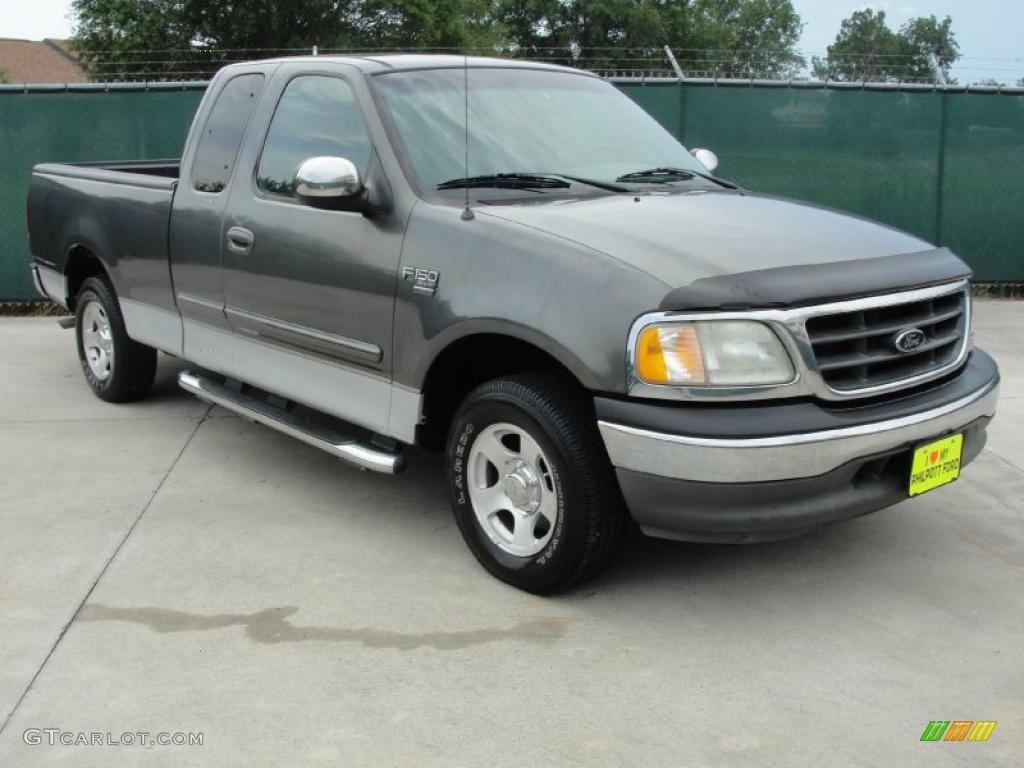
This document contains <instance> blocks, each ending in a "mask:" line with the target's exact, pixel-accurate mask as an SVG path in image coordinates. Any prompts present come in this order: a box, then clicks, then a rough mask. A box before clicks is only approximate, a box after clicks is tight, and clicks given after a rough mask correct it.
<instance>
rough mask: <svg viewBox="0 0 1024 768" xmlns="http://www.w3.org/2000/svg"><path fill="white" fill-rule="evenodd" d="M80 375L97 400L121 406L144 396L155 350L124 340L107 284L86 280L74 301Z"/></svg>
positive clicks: (151, 375)
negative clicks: (100, 399)
mask: <svg viewBox="0 0 1024 768" xmlns="http://www.w3.org/2000/svg"><path fill="white" fill-rule="evenodd" d="M75 335H76V336H77V341H78V360H79V362H80V363H81V365H82V373H83V374H85V380H86V381H87V382H88V384H89V386H90V387H91V388H92V391H93V392H94V393H95V394H96V396H97V397H99V398H102V399H103V400H106V401H108V402H111V403H124V402H127V401H129V400H135V399H138V398H140V397H143V396H145V395H146V394H148V393H149V390H150V389H151V388H152V386H153V378H154V377H155V375H156V350H155V349H153V348H152V347H147V346H146V345H145V344H139V343H138V342H137V341H132V340H131V339H130V338H129V337H128V332H127V331H126V330H125V327H124V318H123V317H122V316H121V307H120V305H119V304H118V302H117V297H116V296H115V295H114V289H113V287H112V286H111V285H110V283H109V282H107V281H106V280H104V279H103V278H101V277H90V278H89V279H88V280H86V281H85V282H84V283H83V284H82V289H81V290H80V291H79V292H78V296H77V298H76V299H75Z"/></svg>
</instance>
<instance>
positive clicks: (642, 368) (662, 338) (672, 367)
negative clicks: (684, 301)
mask: <svg viewBox="0 0 1024 768" xmlns="http://www.w3.org/2000/svg"><path fill="white" fill-rule="evenodd" d="M635 354H636V360H635V367H636V374H637V376H638V377H639V378H640V380H641V381H643V382H645V383H647V384H669V385H675V386H750V385H758V384H785V383H787V382H790V381H792V380H793V375H794V372H793V363H792V361H791V360H790V359H789V355H788V354H787V353H786V350H785V349H784V348H783V346H782V342H780V341H779V338H778V336H776V335H775V334H774V333H773V332H772V330H771V329H770V328H769V327H768V326H767V325H765V324H764V323H758V322H754V321H752V320H709V321H706V322H703V321H702V322H693V323H658V324H655V325H648V326H647V327H646V328H644V329H643V330H642V331H640V334H639V336H638V337H637V343H636V353H635Z"/></svg>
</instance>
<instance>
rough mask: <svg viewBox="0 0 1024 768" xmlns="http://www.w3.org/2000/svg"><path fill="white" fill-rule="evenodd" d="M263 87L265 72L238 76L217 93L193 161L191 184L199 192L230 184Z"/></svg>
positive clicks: (211, 190)
mask: <svg viewBox="0 0 1024 768" xmlns="http://www.w3.org/2000/svg"><path fill="white" fill-rule="evenodd" d="M261 90H263V75H258V74H254V75H239V76H238V77H235V78H232V79H231V80H229V81H228V83H227V85H225V86H224V88H223V89H221V92H220V93H219V94H218V95H217V101H216V102H215V103H214V105H213V109H211V110H210V116H209V117H207V118H206V125H205V126H204V127H203V134H202V136H200V137H199V146H198V147H197V148H196V159H195V162H194V163H192V186H194V187H195V188H196V189H197V190H199V191H200V192H214V193H216V192H221V191H222V190H223V189H224V188H225V187H226V186H227V185H228V179H230V178H231V169H232V168H233V167H234V165H235V158H236V156H237V155H238V147H239V145H240V144H241V143H242V135H243V134H244V133H245V126H247V125H248V124H249V118H250V117H252V112H253V110H254V109H255V108H256V102H257V100H258V99H259V95H260V91H261Z"/></svg>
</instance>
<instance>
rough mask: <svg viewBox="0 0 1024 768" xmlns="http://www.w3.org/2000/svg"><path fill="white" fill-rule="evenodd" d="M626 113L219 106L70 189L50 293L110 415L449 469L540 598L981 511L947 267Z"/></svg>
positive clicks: (55, 181) (54, 173)
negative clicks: (969, 488) (192, 412)
mask: <svg viewBox="0 0 1024 768" xmlns="http://www.w3.org/2000/svg"><path fill="white" fill-rule="evenodd" d="M716 163H717V159H716V158H715V157H714V155H713V153H711V152H710V151H708V150H695V151H693V152H691V151H689V150H687V149H686V148H685V147H684V146H683V145H682V144H681V143H680V142H679V141H678V140H677V139H676V138H675V137H673V136H672V135H670V134H669V133H668V132H667V131H666V130H664V129H663V128H662V127H661V126H660V125H659V124H658V123H657V122H656V121H655V120H654V119H653V118H652V117H650V116H649V115H648V114H647V113H645V112H644V111H643V110H642V109H641V108H640V107H639V106H637V105H636V104H635V103H634V102H633V101H631V100H630V99H629V98H628V97H627V96H625V95H624V94H623V93H622V92H620V91H619V90H618V89H616V88H615V87H614V86H613V85H611V84H609V83H607V82H605V81H604V80H602V79H600V78H599V77H596V76H594V75H591V74H588V73H585V72H579V71H575V70H571V69H566V68H560V67H554V66H547V65H542V64H536V63H530V62H524V61H509V60H495V59H486V58H469V59H464V58H463V57H461V56H459V57H454V56H422V55H393V56H392V55H389V56H372V55H368V56H346V57H334V56H321V57H297V58H284V59H276V60H266V61H256V62H252V63H246V64H235V65H231V66H228V67H225V68H224V69H222V70H220V72H219V73H218V74H217V75H216V77H215V78H214V79H213V81H212V82H211V83H210V86H209V88H208V90H207V91H206V94H205V96H204V98H203V100H202V102H201V104H200V106H199V108H198V111H197V113H196V115H195V118H194V121H193V124H192V129H191V133H190V135H189V137H188V139H187V141H186V143H185V146H184V150H183V154H182V157H181V160H180V162H179V161H166V162H139V161H129V162H122V163H107V164H103V163H84V164H77V165H68V164H42V165H38V166H36V167H35V169H34V173H33V176H32V180H31V186H30V189H29V194H28V201H27V221H28V227H29V235H30V242H31V251H32V254H33V259H32V263H31V269H32V272H33V274H34V277H35V281H36V285H37V287H38V289H39V290H40V292H41V293H42V294H43V295H44V296H48V297H50V298H51V299H53V300H54V301H57V302H59V303H61V304H63V305H65V306H66V307H67V308H68V309H69V310H71V311H73V312H74V314H75V317H76V321H75V328H76V336H77V346H78V356H79V359H80V361H81V368H82V372H83V373H84V375H85V379H86V381H87V382H88V385H89V386H90V387H91V388H92V390H93V391H94V392H95V394H96V395H98V396H99V397H101V398H103V399H105V400H108V401H111V402H124V401H128V400H132V399H133V398H138V397H142V396H143V395H145V394H146V393H147V391H148V390H149V389H150V387H151V385H152V383H153V379H154V370H155V367H156V356H157V350H160V351H162V352H165V353H167V354H170V355H174V356H176V357H179V358H182V359H184V360H186V361H188V363H189V364H191V367H190V368H189V369H188V370H184V371H182V372H181V373H180V375H179V383H180V385H181V386H182V387H183V388H184V389H185V390H187V391H189V392H191V393H193V394H195V395H197V396H199V397H200V398H203V399H205V400H207V401H209V402H211V403H215V404H217V405H220V406H223V407H225V408H228V409H231V410H233V411H236V412H238V413H240V414H242V415H244V416H246V417H247V418H249V419H252V420H254V421H257V422H259V423H262V424H265V425H267V426H269V427H272V428H275V429H278V430H280V431H282V432H285V433H287V434H289V435H292V436H294V437H296V438H298V439H300V440H304V441H305V442H307V443H309V444H311V445H314V446H317V447H319V448H321V449H323V450H326V451H329V452H331V453H332V454H334V455H336V456H338V457H340V458H341V459H344V460H346V461H348V462H351V463H353V464H355V465H358V466H359V467H362V468H364V469H369V470H374V471H378V472H385V473H393V472H396V471H398V470H399V469H400V468H401V466H402V463H403V449H406V448H407V447H409V446H413V445H415V446H419V447H420V448H421V449H423V450H426V451H443V452H445V454H446V459H445V472H446V474H447V482H448V486H449V489H450V496H451V505H452V508H453V510H454V515H455V519H456V521H457V523H458V526H459V529H460V530H461V533H462V535H463V537H464V539H465V541H466V543H467V545H468V546H469V548H470V549H471V550H472V552H473V554H474V555H475V556H476V558H477V559H478V560H479V561H480V563H481V564H482V565H483V566H484V567H485V568H486V569H487V570H488V571H490V572H491V573H492V574H493V575H495V576H496V577H498V578H499V579H502V580H504V581H506V582H508V583H510V584H512V585H515V586H517V587H519V588H521V589H524V590H527V591H531V592H534V593H539V594H542V593H552V592H556V591H558V590H562V589H566V588H568V587H570V586H572V585H574V584H578V583H580V582H582V581H583V580H585V579H588V578H590V577H592V576H593V575H594V574H596V573H597V572H598V571H599V570H600V569H601V568H602V567H603V566H605V565H606V564H607V563H608V562H609V561H610V560H611V559H612V557H613V555H614V553H615V551H616V547H617V545H618V543H619V541H620V539H621V536H622V533H623V530H624V528H625V526H626V525H628V524H629V521H630V519H632V520H633V521H635V523H636V524H638V525H639V528H640V529H641V530H642V531H643V532H645V533H647V534H649V535H651V536H656V537H665V538H673V539H680V540H687V541H697V542H734V543H741V542H752V541H763V540H771V539H780V538H786V537H791V536H796V535H798V534H802V533H805V532H807V531H810V530H813V529H815V528H818V527H819V526H822V525H825V524H829V523H832V522H835V521H839V520H843V519H847V518H852V517H855V516H858V515H863V514H865V513H868V512H872V511H875V510H879V509H882V508H884V507H888V506H891V505H893V504H896V503H897V502H900V501H902V500H904V499H907V498H909V497H911V496H917V495H919V494H921V493H923V492H925V491H929V490H931V489H933V488H936V487H938V486H941V485H944V484H946V483H948V482H950V481H952V480H955V479H956V478H957V477H958V476H959V473H960V471H961V469H962V468H963V467H964V466H965V465H967V464H968V463H969V462H970V461H971V460H972V459H974V458H975V457H976V456H977V455H978V454H979V452H980V451H981V450H982V447H983V445H984V443H985V430H986V427H987V425H988V422H989V420H990V419H991V418H992V417H993V415H994V413H995V410H996V399H997V388H998V382H999V373H998V370H997V367H996V365H995V363H994V362H993V360H992V359H991V358H990V357H989V356H988V355H987V354H985V352H983V351H982V350H980V349H978V348H976V347H975V346H974V345H973V340H972V326H971V290H970V277H971V271H970V269H969V268H968V267H967V265H966V264H965V263H964V262H963V261H961V260H960V259H959V258H958V257H957V256H956V255H954V254H953V253H952V252H951V251H949V250H948V249H946V248H938V247H935V246H934V245H932V244H929V243H927V242H925V241H923V240H921V239H919V238H917V237H914V236H911V235H909V234H905V233H903V232H900V231H897V230H894V229H891V228H889V227H885V226H882V225H880V224H876V223H873V222H870V221H867V220H864V219H861V218H857V217H855V216H851V215H847V214H843V213H840V212H837V211H831V210H827V209H824V208H821V207H818V206H813V205H807V204H802V203H797V202H793V201H789V200H783V199H778V198H774V197H768V196H763V195H758V194H753V193H751V192H749V191H747V190H745V189H743V188H741V187H740V186H738V185H737V184H734V183H730V182H729V181H726V180H724V179H722V178H720V177H718V176H716V175H715V174H714V170H715V166H716Z"/></svg>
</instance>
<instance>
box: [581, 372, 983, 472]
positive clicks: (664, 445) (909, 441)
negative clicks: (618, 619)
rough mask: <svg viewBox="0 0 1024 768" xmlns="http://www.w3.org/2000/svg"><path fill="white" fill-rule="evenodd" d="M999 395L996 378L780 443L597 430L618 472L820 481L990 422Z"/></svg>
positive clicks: (614, 427) (610, 427)
mask: <svg viewBox="0 0 1024 768" xmlns="http://www.w3.org/2000/svg"><path fill="white" fill-rule="evenodd" d="M998 395H999V383H998V378H997V379H995V380H993V381H991V382H990V383H989V384H988V385H987V386H985V387H983V388H982V389H979V390H977V391H976V392H973V393H971V394H969V395H967V396H965V397H962V398H960V399H959V400H955V401H953V402H951V403H947V404H945V405H943V406H940V407H937V408H934V409H931V410H926V411H922V412H920V413H915V414H912V415H909V416H903V417H901V418H897V419H891V420H887V421H878V422H871V423H867V424H859V425H857V426H852V427H845V428H842V429H830V430H823V431H818V432H805V433H800V434H791V435H780V436H777V437H757V438H747V439H745V438H728V439H722V438H707V437H691V436H687V435H674V434H664V433H659V432H653V431H650V430H645V429H638V428H635V427H630V426H625V425H621V424H613V423H609V422H607V421H599V422H598V426H599V428H600V430H601V436H602V438H603V439H604V444H605V447H606V448H607V450H608V455H609V457H610V458H611V462H612V464H613V465H614V466H615V467H616V468H618V469H624V470H630V471H633V472H641V473H644V474H649V475H656V476H659V477H663V478H670V479H673V480H686V481H692V482H702V483H757V482H769V481H776V480H794V479H799V478H808V477H814V476H817V475H822V474H825V473H826V472H830V471H831V470H834V469H836V468H838V467H840V466H842V465H844V464H847V463H848V462H851V461H853V460H855V459H858V458H862V457H866V456H873V455H877V454H884V453H886V452H890V451H893V450H896V449H899V448H901V447H904V446H910V445H913V444H914V443H919V442H923V441H925V440H927V439H929V438H932V437H938V436H940V435H942V434H945V433H949V432H955V431H956V430H958V429H960V428H962V427H964V426H966V425H968V424H970V423H971V422H974V421H976V420H977V419H979V418H983V417H991V416H993V415H994V414H995V411H996V400H997V399H998ZM754 418H756V416H755V417H754Z"/></svg>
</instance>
